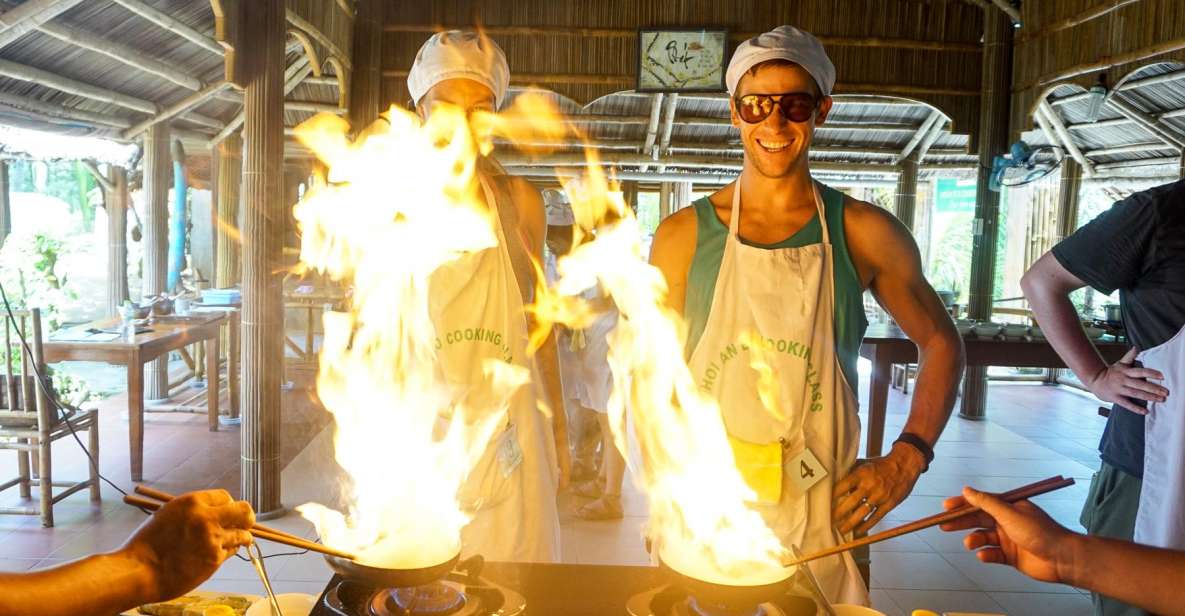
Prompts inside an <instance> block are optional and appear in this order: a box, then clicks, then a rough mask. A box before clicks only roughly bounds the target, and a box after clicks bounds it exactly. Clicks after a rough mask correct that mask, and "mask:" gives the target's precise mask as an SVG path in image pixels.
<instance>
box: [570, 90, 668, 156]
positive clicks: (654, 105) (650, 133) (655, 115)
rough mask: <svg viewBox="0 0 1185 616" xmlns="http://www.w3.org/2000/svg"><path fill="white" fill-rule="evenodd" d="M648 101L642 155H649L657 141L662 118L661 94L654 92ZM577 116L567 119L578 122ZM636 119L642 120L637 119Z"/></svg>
mask: <svg viewBox="0 0 1185 616" xmlns="http://www.w3.org/2000/svg"><path fill="white" fill-rule="evenodd" d="M652 96H653V98H652V99H651V101H650V115H649V116H648V117H646V118H645V119H646V138H645V139H643V140H642V153H643V154H649V153H650V152H651V150H653V149H654V142H655V141H656V140H657V139H658V121H659V118H660V117H661V116H662V97H663V93H662V92H656V93H654V94H653V95H652ZM576 118H577V116H572V117H569V118H568V120H569V121H571V122H580V121H581V120H579V119H576ZM638 119H642V118H641V117H639V118H638Z"/></svg>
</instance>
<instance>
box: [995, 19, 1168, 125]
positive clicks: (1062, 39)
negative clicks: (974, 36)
mask: <svg viewBox="0 0 1185 616" xmlns="http://www.w3.org/2000/svg"><path fill="white" fill-rule="evenodd" d="M1112 6H1117V7H1118V8H1114V9H1113V10H1110V11H1108V12H1106V13H1103V14H1101V15H1100V16H1098V17H1096V18H1094V19H1091V20H1089V21H1085V22H1083V23H1078V24H1077V25H1072V26H1068V27H1067V26H1066V22H1067V20H1073V19H1074V18H1076V17H1081V16H1084V15H1089V14H1092V13H1095V12H1096V11H1101V10H1102V9H1103V8H1109V7H1112ZM1022 10H1023V13H1022V17H1023V18H1024V23H1025V28H1024V29H1025V30H1027V31H1029V32H1034V33H1038V34H1036V35H1035V36H1034V35H1030V36H1029V38H1025V37H1023V36H1022V37H1021V39H1020V40H1019V42H1018V44H1017V46H1016V52H1015V59H1014V62H1013V103H1012V116H1013V117H1012V127H1013V129H1014V131H1017V130H1024V129H1028V128H1031V127H1032V126H1033V123H1032V118H1031V112H1032V109H1033V108H1034V107H1035V106H1036V104H1037V103H1038V102H1039V100H1040V98H1041V97H1042V96H1044V95H1046V94H1048V92H1049V90H1050V88H1051V87H1053V86H1055V85H1057V84H1060V83H1075V84H1078V85H1081V86H1082V87H1084V88H1089V87H1090V86H1091V85H1092V84H1093V83H1094V82H1095V81H1096V80H1097V79H1098V76H1099V74H1100V73H1101V72H1104V71H1103V70H1097V69H1100V68H1105V72H1106V73H1107V77H1108V82H1109V83H1111V84H1115V83H1116V82H1118V81H1119V80H1120V79H1121V78H1123V77H1124V76H1126V75H1128V74H1129V73H1131V72H1132V71H1135V70H1138V69H1140V68H1142V67H1144V66H1147V65H1149V64H1153V63H1155V62H1163V61H1167V60H1185V2H1182V0H1138V1H1136V2H1130V0H1041V1H1040V2H1025V3H1024V5H1023V8H1022ZM1125 59H1128V60H1131V61H1126V62H1121V63H1120V64H1117V65H1115V66H1109V65H1110V64H1112V63H1113V62H1115V61H1122V60H1125Z"/></svg>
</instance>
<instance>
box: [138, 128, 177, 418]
mask: <svg viewBox="0 0 1185 616" xmlns="http://www.w3.org/2000/svg"><path fill="white" fill-rule="evenodd" d="M143 164H144V168H143V171H144V238H143V239H144V285H143V289H142V294H143V295H156V294H158V293H163V292H164V291H165V290H166V289H165V282H166V280H165V279H166V277H167V274H168V267H167V263H168V252H169V247H168V243H169V185H170V184H171V183H172V181H171V177H172V174H173V163H172V158H171V156H170V154H169V126H168V124H165V123H161V124H154V125H153V126H150V127H149V128H148V130H146V131H144V163H143ZM168 377H169V364H168V359H167V358H166V357H161V358H159V359H155V360H153V361H151V362H149V363H148V364H146V365H145V366H144V396H145V397H146V398H147V399H149V400H160V399H162V398H166V397H168V395H169V393H168V392H169V386H168V381H169V378H168Z"/></svg>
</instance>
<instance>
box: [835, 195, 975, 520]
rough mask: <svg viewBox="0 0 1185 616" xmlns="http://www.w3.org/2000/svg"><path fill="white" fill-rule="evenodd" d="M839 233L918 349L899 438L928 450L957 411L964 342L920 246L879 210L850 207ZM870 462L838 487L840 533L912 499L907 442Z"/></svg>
mask: <svg viewBox="0 0 1185 616" xmlns="http://www.w3.org/2000/svg"><path fill="white" fill-rule="evenodd" d="M844 232H845V234H846V237H847V241H848V246H849V249H850V251H851V254H852V260H853V262H854V263H855V265H856V269H857V271H858V272H859V274H860V277H861V280H862V281H864V283H865V284H866V285H867V287H868V288H869V290H871V291H872V294H873V295H874V296H875V297H876V299H877V301H878V302H880V304H881V306H883V307H884V308H885V310H887V311H888V313H889V314H890V315H892V317H893V319H894V320H895V321H896V322H897V324H898V325H899V326H900V327H901V329H902V331H904V332H905V334H906V335H907V336H909V339H910V340H912V341H913V342H914V344H916V345H917V346H918V380H917V387H916V388H915V390H914V394H913V401H912V404H911V406H910V410H909V417H908V418H907V419H906V422H905V427H904V430H903V432H911V433H913V434H916V435H918V436H919V437H921V438H922V439H923V440H924V441H926V442H927V443H928V444H930V445H931V446H933V445H934V443H936V442H937V441H938V437H939V436H940V435H941V434H942V430H943V428H944V427H945V426H946V422H947V420H948V419H949V418H950V413H951V409H952V408H953V407H954V401H955V394H956V391H957V388H958V384H959V379H960V378H961V377H962V374H963V367H964V356H963V340H962V338H961V337H959V334H958V332H957V331H956V330H955V326H954V323H953V322H952V321H951V318H950V315H949V314H947V312H946V309H945V308H944V307H943V305H942V302H941V300H939V299H938V294H937V293H935V292H934V289H933V288H932V287H931V286H930V283H929V282H927V281H926V278H925V276H924V275H923V273H922V263H921V257H920V256H919V253H918V248H917V244H916V243H914V240H913V236H912V235H910V233H909V230H908V229H906V228H905V226H904V225H902V224H901V223H900V222H899V221H898V220H897V219H896V218H895V217H893V216H892V215H891V214H889V213H888V212H885V211H884V210H882V209H880V208H878V207H876V206H873V205H870V204H867V203H862V202H858V201H849V202H848V206H847V208H846V213H845V225H844ZM872 462H875V463H876V464H868V465H864V466H863V467H857V469H855V470H854V471H853V472H852V473H850V474H849V475H848V476H847V477H845V478H844V479H843V480H841V481H840V482H839V483H838V484H837V486H836V499H837V500H836V506H835V511H834V513H835V519H836V521H837V522H839V523H840V530H842V531H848V530H852V529H857V530H860V531H861V532H864V531H867V530H868V529H869V528H871V527H872V525H874V524H876V522H877V521H879V520H880V519H881V518H882V517H883V516H884V514H885V513H888V511H890V510H892V508H893V507H896V506H897V504H899V503H900V502H901V501H902V500H904V499H905V497H906V496H908V495H909V493H910V491H912V489H913V484H914V482H916V481H917V478H918V476H919V475H920V474H921V472H922V469H923V467H924V465H925V460H924V458H923V457H922V454H921V453H920V452H919V451H918V450H917V449H915V448H914V447H912V446H910V445H907V444H904V443H900V444H897V445H895V446H894V447H893V448H892V450H891V451H890V452H889V454H888V455H886V456H884V457H882V458H878V459H876V460H873V461H872ZM865 498H866V499H868V502H869V504H870V506H871V505H875V506H876V507H877V509H876V512H875V513H873V514H871V515H869V514H868V512H867V511H861V510H860V507H859V503H860V501H861V500H863V499H865ZM866 516H867V517H866Z"/></svg>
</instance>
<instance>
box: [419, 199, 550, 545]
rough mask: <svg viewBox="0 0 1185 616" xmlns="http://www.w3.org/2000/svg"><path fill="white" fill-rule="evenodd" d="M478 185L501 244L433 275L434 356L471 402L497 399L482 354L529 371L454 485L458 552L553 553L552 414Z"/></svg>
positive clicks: (507, 263) (505, 256) (503, 249)
mask: <svg viewBox="0 0 1185 616" xmlns="http://www.w3.org/2000/svg"><path fill="white" fill-rule="evenodd" d="M481 186H482V190H483V192H484V194H485V198H486V203H487V204H488V207H489V208H490V210H491V211H492V213H493V219H494V222H495V229H496V231H497V238H498V245H497V246H495V247H492V248H488V249H485V250H482V251H480V252H477V253H474V254H471V255H466V256H464V257H461V258H460V259H458V260H456V261H454V262H452V263H449V264H447V265H445V266H444V267H442V268H440V269H439V270H437V271H436V272H435V273H434V274H433V275H432V278H431V282H430V291H429V297H430V303H431V311H432V312H431V314H432V321H433V323H434V325H435V326H436V332H437V348H438V351H437V353H438V357H439V358H440V362H441V365H442V367H443V372H444V376H445V378H446V380H447V381H448V383H449V384H450V385H451V386H452V387H454V388H456V390H457V391H458V392H460V393H461V395H462V396H463V397H464V398H466V399H467V400H469V401H470V402H471V403H472V404H473V406H471V407H470V408H493V407H495V406H496V405H497V404H498V403H499V401H500V400H499V398H500V397H498V396H497V395H496V394H494V393H493V392H491V391H490V388H489V379H488V377H487V376H486V375H485V372H484V371H483V369H482V362H483V361H484V360H485V359H487V358H496V359H500V360H503V361H506V362H508V363H512V364H514V365H517V366H524V367H528V368H530V369H531V371H532V375H531V376H532V379H531V384H528V385H524V386H523V387H521V388H519V389H518V390H517V391H516V392H515V394H514V395H513V396H512V397H511V400H510V401H509V411H508V413H507V417H506V421H505V424H504V426H503V427H502V428H501V429H500V430H499V431H498V433H496V434H495V436H494V438H493V440H492V442H491V443H490V444H489V447H488V448H487V449H486V451H485V453H484V454H483V456H482V458H481V460H480V461H479V462H478V464H477V466H476V467H475V468H474V469H473V471H472V472H471V473H470V475H469V477H468V479H467V480H466V482H465V484H464V485H463V486H462V487H461V490H460V492H459V500H460V502H461V505H462V507H463V508H464V509H465V511H466V513H468V514H469V515H471V516H472V520H471V521H470V522H469V524H468V525H467V526H466V527H465V528H464V530H463V531H462V532H461V540H462V554H463V555H464V556H469V555H472V554H481V555H482V556H484V557H485V558H486V559H488V560H497V561H518V562H556V561H558V560H559V551H560V547H559V546H560V527H559V517H558V513H557V511H556V501H555V499H556V488H557V480H558V477H557V475H556V455H555V441H554V440H553V437H552V429H551V424H550V422H549V419H548V418H547V417H545V416H544V415H543V413H541V412H540V411H539V409H538V407H537V406H536V400H537V396H538V395H539V394H538V391H537V390H536V387H537V386H536V385H534V384H535V383H539V382H540V381H539V379H538V378H536V377H537V376H538V375H537V373H536V372H535V370H534V366H533V364H534V362H531V361H529V360H528V359H527V357H526V348H527V323H526V318H525V312H524V310H523V300H522V296H521V294H520V291H519V286H518V282H517V281H516V279H515V273H514V267H513V265H512V263H511V260H510V254H509V252H508V251H507V244H506V234H505V232H504V230H503V225H502V220H501V216H500V214H499V208H498V205H497V201H496V200H495V198H494V192H493V191H492V190H491V189H490V187H489V185H488V183H487V181H486V180H485V179H484V178H482V179H481Z"/></svg>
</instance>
